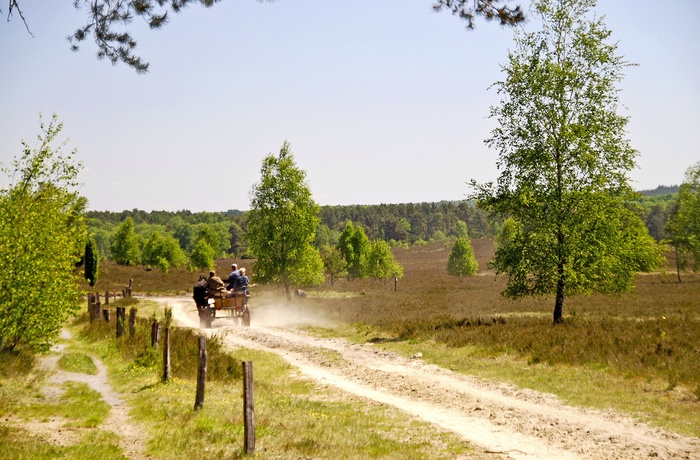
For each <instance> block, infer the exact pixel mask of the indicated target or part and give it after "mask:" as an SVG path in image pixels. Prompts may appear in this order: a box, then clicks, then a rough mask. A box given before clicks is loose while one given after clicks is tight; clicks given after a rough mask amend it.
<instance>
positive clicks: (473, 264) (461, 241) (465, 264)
mask: <svg viewBox="0 0 700 460" xmlns="http://www.w3.org/2000/svg"><path fill="white" fill-rule="evenodd" d="M478 269H479V264H478V263H477V261H476V257H474V248H472V243H471V241H469V238H468V237H466V236H464V237H460V238H457V239H456V240H455V242H454V244H453V245H452V250H451V251H450V255H449V257H448V258H447V273H448V274H450V275H452V276H457V277H459V282H460V283H461V282H462V279H463V277H464V276H472V275H474V274H475V273H476V272H477V270H478Z"/></svg>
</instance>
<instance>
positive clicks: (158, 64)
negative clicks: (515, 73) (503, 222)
mask: <svg viewBox="0 0 700 460" xmlns="http://www.w3.org/2000/svg"><path fill="white" fill-rule="evenodd" d="M22 3H23V10H24V13H25V16H26V18H27V21H28V23H29V27H30V29H31V30H32V32H33V34H34V37H33V38H32V37H31V36H29V35H28V34H27V33H26V31H25V29H24V25H23V24H22V22H21V21H20V19H19V17H17V16H14V17H13V19H12V21H11V22H9V23H7V22H5V18H6V16H7V9H6V4H3V5H2V6H1V7H2V10H3V21H2V23H1V24H0V63H1V67H0V82H1V84H0V104H1V107H2V109H1V110H0V162H2V163H4V164H6V165H7V164H8V163H9V161H10V160H11V159H12V157H14V156H15V155H18V154H19V153H20V152H21V144H20V141H21V140H22V139H24V140H27V141H29V142H30V144H31V145H33V144H34V139H35V138H36V135H37V134H38V130H39V113H40V112H42V113H44V116H45V118H47V119H48V117H50V116H51V114H52V113H57V114H58V115H59V117H60V119H61V120H63V122H64V131H63V134H64V138H66V137H68V138H70V141H69V144H68V145H69V146H70V147H75V148H77V149H78V158H79V159H80V160H81V161H82V162H83V164H84V167H85V168H84V170H83V172H82V173H81V175H80V181H81V182H82V183H83V186H82V189H81V193H82V194H83V195H84V196H86V197H87V198H88V200H89V207H90V209H96V210H105V209H106V210H111V211H121V210H123V209H132V208H139V209H144V210H147V211H150V210H179V209H189V210H192V211H225V210H227V209H241V210H244V209H248V208H249V192H250V189H251V186H252V185H253V184H254V183H255V182H256V181H257V180H258V179H259V177H260V166H261V160H262V158H263V157H264V156H265V155H266V154H268V153H269V152H278V151H279V148H280V146H281V145H282V143H283V142H284V141H285V140H288V141H289V142H290V143H291V146H292V151H293V153H294V155H295V158H296V161H297V164H298V165H299V167H301V168H302V169H304V170H306V171H307V179H308V182H309V185H310V187H311V190H312V192H313V194H314V196H315V198H316V200H317V202H318V203H319V204H321V205H347V204H379V203H406V202H432V201H441V200H459V199H462V198H464V197H465V195H466V194H467V193H468V192H469V188H468V186H467V185H466V182H468V181H469V180H470V179H476V180H477V181H480V182H484V181H490V180H495V179H496V176H497V170H496V167H495V161H496V158H497V155H496V152H495V151H492V150H489V149H487V148H486V147H485V146H484V143H483V141H484V139H485V138H486V137H488V136H489V132H490V130H491V129H492V128H493V127H494V121H493V120H490V119H488V114H489V107H490V106H491V105H494V104H497V102H498V98H497V95H496V94H495V91H494V90H489V89H488V87H489V85H490V84H491V83H493V82H494V81H496V80H498V79H499V78H500V77H501V73H500V65H502V64H504V63H505V62H506V57H507V52H508V49H509V48H512V47H513V33H512V31H511V30H509V29H503V28H501V27H499V26H498V25H496V24H488V23H485V22H483V21H478V22H477V30H475V31H472V32H468V31H466V30H465V28H464V23H463V22H462V21H460V20H458V19H457V18H455V17H453V16H451V15H449V14H448V13H446V12H443V13H440V14H437V13H433V12H432V10H431V5H432V2H431V0H403V1H399V0H371V1H370V0H354V1H352V2H347V1H345V2H339V1H329V0H325V1H310V0H297V1H291V0H281V1H277V2H274V3H258V2H256V1H254V0H238V1H233V0H224V1H223V2H222V3H220V4H217V5H215V6H214V7H213V8H210V9H204V8H201V7H192V8H190V9H188V10H186V11H185V12H184V13H182V14H180V15H176V16H173V17H172V18H171V22H170V23H169V24H168V25H167V26H166V27H164V28H163V29H162V30H160V31H155V32H150V31H147V30H146V29H145V28H144V27H143V26H142V25H141V24H138V20H137V21H136V22H135V23H134V27H133V28H132V29H133V31H134V35H135V36H136V38H137V40H138V43H139V45H138V48H137V52H138V53H139V54H140V55H141V56H142V57H143V58H144V59H146V60H147V61H149V62H150V63H151V68H150V71H149V73H148V74H146V75H137V74H136V73H135V72H134V71H133V70H131V69H129V68H127V67H126V66H124V65H117V66H116V67H113V66H112V65H111V64H109V62H107V61H98V60H96V58H95V52H96V50H95V47H94V45H93V44H92V43H91V42H85V43H84V44H83V46H82V50H81V51H80V52H78V53H72V52H71V51H70V50H69V45H68V42H67V41H66V40H65V37H66V36H67V35H69V34H70V33H71V32H73V31H74V29H75V28H77V27H78V26H80V25H82V24H83V23H84V21H85V15H84V13H83V12H76V11H75V10H74V9H73V7H72V3H73V2H72V1H71V0H52V1H50V2H40V3H41V6H37V5H35V3H38V2H30V1H29V0H27V1H24V2H22ZM516 3H517V2H516ZM520 3H521V4H523V5H524V6H525V7H526V8H529V2H526V1H522V2H520ZM661 6H662V7H663V11H661V10H660V7H661ZM597 11H598V12H599V13H600V14H604V15H606V23H607V25H608V27H609V28H610V29H612V31H613V38H614V39H615V40H617V41H619V43H620V46H619V51H620V54H622V55H624V56H625V57H626V58H627V59H628V60H630V61H632V62H636V63H638V64H639V66H638V67H633V68H629V69H627V72H626V75H627V77H626V78H625V80H624V82H623V83H622V86H621V89H622V93H621V101H622V103H623V104H624V105H625V106H626V109H625V110H623V111H622V114H624V115H627V116H629V117H631V121H630V124H629V125H628V128H629V136H628V137H629V139H630V140H631V142H632V146H633V147H634V148H636V149H637V150H639V152H640V156H639V158H638V168H637V169H635V170H634V171H633V172H632V173H631V178H632V179H633V181H634V183H633V185H634V186H635V188H637V189H647V188H655V187H656V186H657V185H659V184H664V185H672V184H678V183H680V182H681V181H682V179H683V173H684V172H685V170H686V169H687V168H688V167H689V166H690V165H691V164H693V163H695V162H697V161H699V160H700V148H699V147H698V141H697V133H698V131H699V130H700V51H699V48H698V46H699V45H700V19H699V18H700V1H696V0H675V1H671V2H660V1H659V0H599V5H598V9H597ZM526 27H528V26H526Z"/></svg>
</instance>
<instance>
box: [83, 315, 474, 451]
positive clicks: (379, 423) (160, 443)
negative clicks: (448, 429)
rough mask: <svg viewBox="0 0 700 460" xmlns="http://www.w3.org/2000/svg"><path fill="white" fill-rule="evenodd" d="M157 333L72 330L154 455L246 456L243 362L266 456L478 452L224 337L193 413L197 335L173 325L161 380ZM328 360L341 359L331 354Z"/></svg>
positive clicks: (142, 325) (211, 346)
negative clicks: (154, 342) (106, 374)
mask: <svg viewBox="0 0 700 460" xmlns="http://www.w3.org/2000/svg"><path fill="white" fill-rule="evenodd" d="M139 311H141V309H140V308H139ZM149 331H150V328H149V321H148V320H147V319H141V320H140V321H139V322H138V324H137V328H136V336H135V337H134V338H128V337H125V338H123V339H119V340H115V339H113V331H112V330H111V328H110V326H109V325H108V324H107V323H104V322H102V321H97V322H94V323H92V324H90V323H89V322H88V321H87V320H86V319H85V318H84V317H83V318H82V319H81V320H80V321H79V322H78V323H77V324H76V326H75V332H74V335H75V336H76V337H78V338H79V339H80V340H81V341H83V342H84V344H85V346H88V344H89V347H90V349H91V350H92V351H93V352H94V353H97V354H98V356H99V358H100V359H101V360H102V361H103V362H104V363H105V364H106V365H107V366H108V367H109V368H110V376H111V381H112V382H113V384H114V386H115V388H116V390H117V391H119V392H121V393H123V394H126V395H127V399H128V402H129V405H130V406H131V407H132V408H133V410H132V416H133V417H134V418H135V420H136V421H137V422H138V423H140V424H142V425H143V426H145V427H147V428H146V429H147V431H148V433H150V439H149V442H148V446H147V449H148V452H147V453H148V454H149V455H152V456H154V457H155V458H168V459H189V458H202V459H208V458H212V459H213V458H239V457H242V456H243V445H242V442H243V411H242V399H241V396H242V366H241V362H242V361H252V362H253V363H254V377H255V420H256V438H257V439H256V453H257V455H258V456H260V457H262V458H328V459H331V458H343V457H345V458H358V459H363V458H367V459H369V458H377V457H379V458H397V459H398V458H405V459H422V458H454V456H455V455H462V454H464V455H465V456H469V458H478V454H476V453H474V452H473V451H471V450H470V448H469V446H468V445H467V444H466V443H465V442H464V441H463V440H461V439H460V438H459V437H458V436H456V435H453V434H450V433H445V432H442V431H440V430H436V429H435V428H433V427H430V426H429V425H427V424H425V423H419V422H415V421H413V420H412V419H411V418H410V417H407V416H406V415H404V414H403V413H401V412H400V411H398V410H396V409H393V408H391V407H388V406H386V405H381V404H374V403H368V402H367V401H366V400H363V399H361V398H354V397H350V396H343V395H338V394H336V393H334V392H333V391H332V390H330V389H327V388H325V387H323V386H318V384H316V383H313V382H310V381H308V380H306V379H301V378H299V377H298V376H297V374H296V371H295V370H294V369H293V368H292V367H291V366H290V365H289V364H287V363H286V362H285V361H283V360H282V359H281V358H279V357H277V356H276V355H274V354H271V353H266V352H262V351H255V350H245V349H236V350H233V351H231V352H228V353H227V352H225V350H224V345H223V338H221V337H213V338H210V339H208V341H207V353H208V369H209V373H208V379H207V383H206V396H205V403H204V407H203V408H202V409H201V410H200V411H194V410H193V406H194V397H195V392H196V369H197V336H196V335H195V333H194V332H193V331H190V330H187V329H181V328H174V329H172V331H171V338H172V340H173V342H172V346H171V350H172V351H173V356H172V358H171V359H172V363H173V378H172V379H171V380H170V381H169V382H167V383H162V382H161V381H160V371H161V354H160V351H154V350H153V349H151V348H150V343H149V341H148V334H149ZM326 358H327V359H329V360H337V359H339V357H338V356H337V354H336V353H333V352H329V353H328V354H327V356H326Z"/></svg>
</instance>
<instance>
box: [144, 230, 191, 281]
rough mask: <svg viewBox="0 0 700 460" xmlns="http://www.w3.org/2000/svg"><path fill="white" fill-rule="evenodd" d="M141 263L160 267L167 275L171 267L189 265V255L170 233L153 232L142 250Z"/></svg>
mask: <svg viewBox="0 0 700 460" xmlns="http://www.w3.org/2000/svg"><path fill="white" fill-rule="evenodd" d="M141 263H142V264H143V265H152V266H155V267H158V268H159V269H160V270H161V271H162V272H164V273H167V272H168V270H169V269H170V267H175V268H177V267H181V266H183V265H185V263H187V255H186V254H185V252H184V251H183V250H182V249H181V248H180V243H179V242H178V240H177V239H176V238H175V237H174V236H173V235H171V234H170V233H161V232H159V231H153V232H151V234H150V235H149V237H148V239H147V240H146V243H144V245H143V248H142V249H141Z"/></svg>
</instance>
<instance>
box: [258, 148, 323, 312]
mask: <svg viewBox="0 0 700 460" xmlns="http://www.w3.org/2000/svg"><path fill="white" fill-rule="evenodd" d="M260 173H261V177H260V182H258V183H256V184H255V185H254V186H253V189H252V190H251V202H250V208H251V209H250V211H249V212H248V228H247V239H248V243H249V249H250V250H251V251H252V252H253V254H254V255H255V256H256V258H257V260H256V261H255V266H254V270H255V274H254V277H255V279H256V280H257V281H260V282H264V283H280V284H282V285H283V286H284V288H285V292H286V294H287V298H288V299H291V292H290V285H291V284H292V283H296V284H304V285H313V284H319V283H321V282H323V262H322V261H321V258H320V256H319V254H318V251H317V250H316V249H315V248H313V246H312V244H313V242H314V240H315V234H316V227H317V226H318V223H319V218H318V211H319V206H318V205H317V204H316V202H315V201H314V200H313V198H312V197H311V190H310V189H309V186H308V184H307V183H306V172H304V171H303V170H302V169H300V168H298V167H297V165H296V163H295V161H294V156H293V155H292V152H291V150H290V146H289V143H287V142H285V143H284V144H283V145H282V148H281V149H280V153H279V155H277V156H275V155H274V154H272V153H270V154H268V155H267V156H266V157H265V158H264V159H263V162H262V168H261V170H260Z"/></svg>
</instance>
